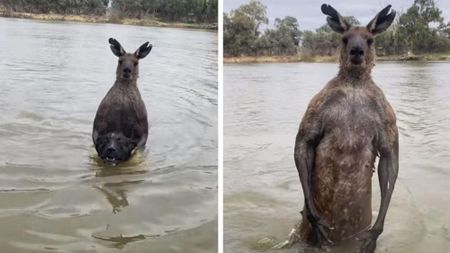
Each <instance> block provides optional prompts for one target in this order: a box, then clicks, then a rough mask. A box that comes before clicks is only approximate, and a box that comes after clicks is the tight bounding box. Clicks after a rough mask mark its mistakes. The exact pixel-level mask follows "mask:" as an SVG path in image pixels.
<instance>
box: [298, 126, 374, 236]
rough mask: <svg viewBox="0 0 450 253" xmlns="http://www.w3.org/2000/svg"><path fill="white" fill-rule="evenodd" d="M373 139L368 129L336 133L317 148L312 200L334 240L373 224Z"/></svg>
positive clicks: (323, 140) (338, 131)
mask: <svg viewBox="0 0 450 253" xmlns="http://www.w3.org/2000/svg"><path fill="white" fill-rule="evenodd" d="M372 139H373V136H372V134H371V133H370V131H367V130H366V129H351V128H349V129H346V130H339V129H337V130H336V131H333V132H332V133H329V134H327V135H325V136H324V138H323V139H322V141H321V142H320V144H319V145H318V146H317V148H316V152H315V159H314V168H313V171H312V180H311V190H312V197H313V199H314V203H315V205H316V207H317V210H318V211H319V213H320V215H321V216H322V217H323V218H324V219H325V220H326V221H327V222H328V224H330V225H331V226H332V227H333V228H334V229H333V230H331V231H330V239H331V240H334V241H340V240H344V239H347V238H350V237H353V236H354V235H355V234H357V233H359V232H361V231H362V230H364V229H366V228H368V227H369V226H370V224H371V220H372V174H373V166H374V162H375V157H376V152H375V151H374V148H373V146H372ZM304 221H305V220H304Z"/></svg>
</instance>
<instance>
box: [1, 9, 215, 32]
mask: <svg viewBox="0 0 450 253" xmlns="http://www.w3.org/2000/svg"><path fill="white" fill-rule="evenodd" d="M0 17H5V18H24V19H34V20H44V21H70V22H82V23H112V24H124V25H139V26H153V27H172V28H189V29H206V30H217V24H211V23H204V24H198V23H183V22H163V21H160V20H156V19H135V18H134V19H133V18H124V19H118V18H114V17H108V16H107V15H105V16H95V15H63V14H55V13H49V14H35V13H26V12H7V11H4V10H3V11H2V10H0Z"/></svg>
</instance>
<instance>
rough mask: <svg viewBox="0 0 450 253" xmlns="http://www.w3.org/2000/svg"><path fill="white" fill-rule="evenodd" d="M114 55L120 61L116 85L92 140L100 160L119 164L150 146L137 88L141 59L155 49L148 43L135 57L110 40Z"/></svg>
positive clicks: (100, 109) (106, 99)
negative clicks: (138, 149) (135, 151)
mask: <svg viewBox="0 0 450 253" xmlns="http://www.w3.org/2000/svg"><path fill="white" fill-rule="evenodd" d="M109 43H110V44H111V50H112V52H113V53H114V54H115V55H116V56H117V57H119V60H118V64H117V69H116V81H115V82H114V85H113V86H112V87H111V89H110V90H109V91H108V93H107V94H106V96H105V97H104V98H103V100H102V102H101V103H100V106H99V107H98V110H97V113H96V115H95V119H94V128H93V133H92V139H93V141H94V144H95V148H96V150H97V152H98V154H99V155H100V157H101V158H102V159H104V160H106V161H108V162H111V163H114V164H115V163H117V162H120V161H124V160H127V159H128V158H129V157H130V155H131V154H132V153H133V150H134V149H136V148H143V147H144V146H145V143H146V142H147V136H148V121H147V110H146V108H145V104H144V101H143V100H142V97H141V94H140V93H139V90H138V87H137V79H138V77H139V65H138V62H139V59H142V58H144V57H145V56H146V55H147V54H148V53H149V52H150V50H151V48H152V46H151V45H149V43H148V42H146V43H144V44H143V45H142V46H141V47H140V48H139V49H138V50H137V51H136V52H135V53H133V54H130V53H126V52H125V50H124V49H123V48H122V46H121V45H120V44H119V42H118V41H116V40H115V39H112V38H111V39H110V40H109Z"/></svg>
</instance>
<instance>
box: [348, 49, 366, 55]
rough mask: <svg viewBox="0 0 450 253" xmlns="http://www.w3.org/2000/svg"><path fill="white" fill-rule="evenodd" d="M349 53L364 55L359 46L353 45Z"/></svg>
mask: <svg viewBox="0 0 450 253" xmlns="http://www.w3.org/2000/svg"><path fill="white" fill-rule="evenodd" d="M350 55H352V56H363V55H364V50H362V48H360V47H354V48H352V49H351V50H350Z"/></svg>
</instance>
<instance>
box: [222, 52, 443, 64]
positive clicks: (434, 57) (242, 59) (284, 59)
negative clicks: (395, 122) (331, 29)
mask: <svg viewBox="0 0 450 253" xmlns="http://www.w3.org/2000/svg"><path fill="white" fill-rule="evenodd" d="M377 60H378V61H450V52H449V53H441V54H424V55H409V56H408V55H390V56H378V57H377ZM337 61H338V58H337V56H334V55H333V56H305V55H301V54H298V55H286V56H238V57H224V59H223V62H224V63H236V64H240V63H288V62H337Z"/></svg>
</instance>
